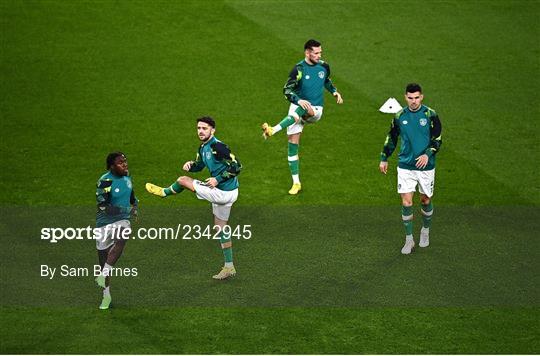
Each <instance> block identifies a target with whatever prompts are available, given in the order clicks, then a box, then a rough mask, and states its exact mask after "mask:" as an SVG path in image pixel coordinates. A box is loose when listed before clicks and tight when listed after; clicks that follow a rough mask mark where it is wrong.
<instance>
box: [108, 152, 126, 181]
mask: <svg viewBox="0 0 540 356" xmlns="http://www.w3.org/2000/svg"><path fill="white" fill-rule="evenodd" d="M111 171H112V172H113V173H114V174H116V175H117V176H127V175H128V174H129V172H128V163H127V159H126V157H125V156H118V157H116V159H115V160H114V163H113V165H112V166H111Z"/></svg>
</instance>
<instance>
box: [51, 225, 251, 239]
mask: <svg viewBox="0 0 540 356" xmlns="http://www.w3.org/2000/svg"><path fill="white" fill-rule="evenodd" d="M133 232H134V231H133V230H132V229H131V228H129V227H125V226H121V225H114V224H111V225H106V226H103V227H101V228H95V227H94V228H93V227H91V226H87V227H76V228H73V227H68V228H60V227H44V228H42V229H41V240H46V241H49V242H50V243H57V242H58V241H60V240H70V241H71V240H104V239H111V240H119V239H123V240H130V239H131V240H135V239H139V240H203V239H205V240H221V239H222V238H225V239H229V238H234V239H237V240H240V239H243V240H249V239H251V237H252V232H251V225H237V226H234V227H233V226H229V225H225V226H223V227H220V226H217V225H216V226H210V225H206V226H204V225H184V224H178V225H177V226H176V228H172V227H150V228H145V227H141V228H138V229H136V230H135V233H133Z"/></svg>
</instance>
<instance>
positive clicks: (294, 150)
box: [287, 142, 300, 175]
mask: <svg viewBox="0 0 540 356" xmlns="http://www.w3.org/2000/svg"><path fill="white" fill-rule="evenodd" d="M299 146H300V145H299V144H296V143H290V142H289V148H288V150H287V151H288V152H287V156H288V157H287V160H288V161H289V169H290V170H291V174H292V175H297V174H298V173H299V172H300V161H299V159H298V147H299Z"/></svg>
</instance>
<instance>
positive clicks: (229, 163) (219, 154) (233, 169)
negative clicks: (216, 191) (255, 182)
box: [211, 142, 242, 183]
mask: <svg viewBox="0 0 540 356" xmlns="http://www.w3.org/2000/svg"><path fill="white" fill-rule="evenodd" d="M211 147H212V154H213V155H214V157H215V158H216V159H217V160H218V161H219V162H221V163H223V164H225V166H226V168H225V170H224V171H223V172H222V173H221V174H219V175H218V176H217V177H214V178H216V180H217V181H218V183H221V182H224V181H226V180H229V179H231V178H234V177H236V176H237V175H239V174H240V171H241V170H242V164H241V163H240V161H239V160H238V159H237V158H236V156H235V155H234V154H233V153H232V152H231V150H230V149H229V147H227V145H225V144H224V143H222V142H216V143H214V144H212V146H211Z"/></svg>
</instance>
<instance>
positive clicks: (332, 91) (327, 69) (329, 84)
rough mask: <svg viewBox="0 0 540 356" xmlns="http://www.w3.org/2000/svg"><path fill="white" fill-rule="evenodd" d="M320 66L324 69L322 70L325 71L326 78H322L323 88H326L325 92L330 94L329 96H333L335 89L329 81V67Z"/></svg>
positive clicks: (330, 80)
mask: <svg viewBox="0 0 540 356" xmlns="http://www.w3.org/2000/svg"><path fill="white" fill-rule="evenodd" d="M322 66H323V67H324V69H326V78H324V87H325V88H326V90H328V91H329V92H330V94H334V93H335V92H336V91H337V89H336V87H335V86H334V84H333V83H332V79H330V66H329V65H328V63H323V64H322Z"/></svg>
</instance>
